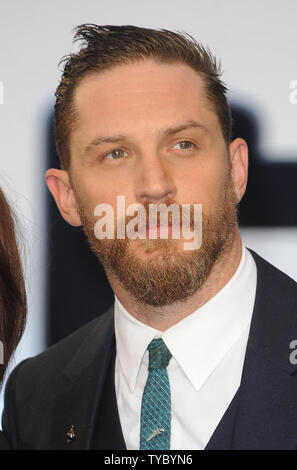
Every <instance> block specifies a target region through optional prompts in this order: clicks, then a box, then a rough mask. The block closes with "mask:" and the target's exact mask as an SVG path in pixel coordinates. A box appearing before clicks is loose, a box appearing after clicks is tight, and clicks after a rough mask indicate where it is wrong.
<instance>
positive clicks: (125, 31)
mask: <svg viewBox="0 0 297 470" xmlns="http://www.w3.org/2000/svg"><path fill="white" fill-rule="evenodd" d="M74 41H82V44H81V47H80V49H79V51H78V52H76V53H72V54H70V55H68V56H66V57H64V58H63V59H62V60H61V63H63V62H64V63H65V64H64V70H63V74H62V78H61V81H60V84H59V86H58V88H57V90H56V105H55V119H54V123H55V138H56V146H57V151H58V154H59V157H60V162H61V166H62V168H63V169H65V170H69V167H70V151H69V138H70V135H71V132H72V131H73V130H74V128H75V123H76V120H77V114H76V110H75V108H74V106H73V96H74V92H75V90H76V88H77V86H78V85H79V83H80V82H81V81H82V80H83V79H84V78H85V77H87V76H89V75H94V74H96V73H98V72H101V71H105V70H110V69H112V68H113V67H115V66H117V65H122V64H131V63H136V62H140V61H143V60H146V59H153V60H155V62H156V63H165V64H173V63H184V64H187V65H189V66H190V67H191V68H192V69H194V70H195V71H196V72H197V73H198V74H199V76H201V78H202V79H203V82H204V85H205V91H206V96H207V97H208V99H209V101H210V103H211V104H212V106H213V109H214V111H215V112H216V113H217V117H218V120H219V122H220V125H221V129H222V134H223V137H224V140H225V142H226V145H228V144H229V142H230V140H231V132H232V117H231V111H230V107H229V105H228V102H227V99H226V92H227V88H226V86H225V85H224V84H223V82H222V81H221V80H220V75H221V72H220V65H219V64H218V63H217V60H216V58H215V57H214V56H213V55H212V53H211V52H210V51H209V50H208V49H206V48H204V47H203V46H202V45H201V44H199V43H198V42H197V41H196V40H195V39H194V38H193V37H192V36H190V35H189V34H187V33H180V32H173V31H168V30H165V29H159V30H157V29H148V28H140V27H137V26H131V25H128V26H98V25H95V24H83V25H80V26H78V27H76V28H75V36H74ZM185 86H186V84H185Z"/></svg>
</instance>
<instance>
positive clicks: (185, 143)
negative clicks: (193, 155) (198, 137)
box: [173, 140, 193, 150]
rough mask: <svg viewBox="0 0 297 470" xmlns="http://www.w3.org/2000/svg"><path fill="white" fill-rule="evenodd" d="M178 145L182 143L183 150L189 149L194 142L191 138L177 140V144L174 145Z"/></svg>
mask: <svg viewBox="0 0 297 470" xmlns="http://www.w3.org/2000/svg"><path fill="white" fill-rule="evenodd" d="M177 145H180V146H181V149H182V150H187V149H189V148H191V147H193V144H192V142H190V141H189V140H181V141H180V142H177V144H175V145H174V147H176V146H177ZM174 147H173V148H174Z"/></svg>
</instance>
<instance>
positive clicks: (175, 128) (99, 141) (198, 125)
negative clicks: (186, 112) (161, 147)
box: [83, 119, 208, 155]
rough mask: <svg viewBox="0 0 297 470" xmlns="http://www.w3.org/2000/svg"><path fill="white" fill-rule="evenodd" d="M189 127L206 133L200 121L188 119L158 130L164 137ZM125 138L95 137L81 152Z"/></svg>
mask: <svg viewBox="0 0 297 470" xmlns="http://www.w3.org/2000/svg"><path fill="white" fill-rule="evenodd" d="M191 128H198V129H201V130H203V131H204V132H206V133H208V130H207V128H206V127H205V126H204V125H203V124H202V123H201V122H199V121H195V120H193V119H190V120H189V121H187V122H185V123H183V124H180V125H178V126H172V127H168V128H167V129H165V130H163V131H160V133H159V134H160V135H163V136H164V137H169V136H171V135H174V134H177V133H178V132H181V131H184V130H186V129H191ZM127 138H129V136H125V135H122V134H116V135H110V136H101V137H96V138H95V139H94V140H92V141H91V142H90V144H88V145H87V146H86V148H85V150H84V152H83V154H84V155H85V154H86V153H88V152H89V151H90V150H91V149H92V148H93V147H97V146H99V145H102V144H105V143H117V142H120V141H122V140H126V139H127Z"/></svg>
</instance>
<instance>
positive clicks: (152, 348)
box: [148, 338, 172, 369]
mask: <svg viewBox="0 0 297 470" xmlns="http://www.w3.org/2000/svg"><path fill="white" fill-rule="evenodd" d="M148 350H149V366H148V368H149V369H166V367H167V366H168V363H169V361H170V359H171V358H172V354H171V352H170V351H169V349H168V348H167V346H166V344H165V343H164V341H163V340H162V338H155V339H153V340H152V341H151V342H150V344H149V345H148Z"/></svg>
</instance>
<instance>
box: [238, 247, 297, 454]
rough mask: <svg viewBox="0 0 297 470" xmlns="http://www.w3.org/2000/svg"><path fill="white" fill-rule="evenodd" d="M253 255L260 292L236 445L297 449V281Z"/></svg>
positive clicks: (252, 323)
mask: <svg viewBox="0 0 297 470" xmlns="http://www.w3.org/2000/svg"><path fill="white" fill-rule="evenodd" d="M250 251H251V250H250ZM251 253H252V255H253V256H254V259H255V261H256V264H257V273H258V274H257V276H258V278H257V291H256V299H255V306H254V311H253V316H252V322H251V329H250V334H249V340H248V345H247V350H246V356H245V361H244V367H243V373H242V380H241V387H240V396H239V405H238V408H237V415H236V419H235V426H234V434H233V439H232V448H233V449H247V450H248V449H263V450H266V449H267V450H268V449H296V448H297V425H296V414H297V398H296V391H297V373H296V372H297V366H296V365H294V364H291V363H290V360H289V356H290V352H291V350H290V346H289V345H290V342H291V341H292V340H293V339H297V325H296V309H297V302H296V285H294V282H293V281H292V283H290V282H289V281H288V278H287V277H286V276H284V275H280V273H278V272H277V271H276V270H275V268H273V267H272V266H271V265H270V264H269V263H267V262H266V261H265V260H263V259H262V258H261V257H259V256H258V255H257V254H256V253H254V252H252V251H251Z"/></svg>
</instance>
